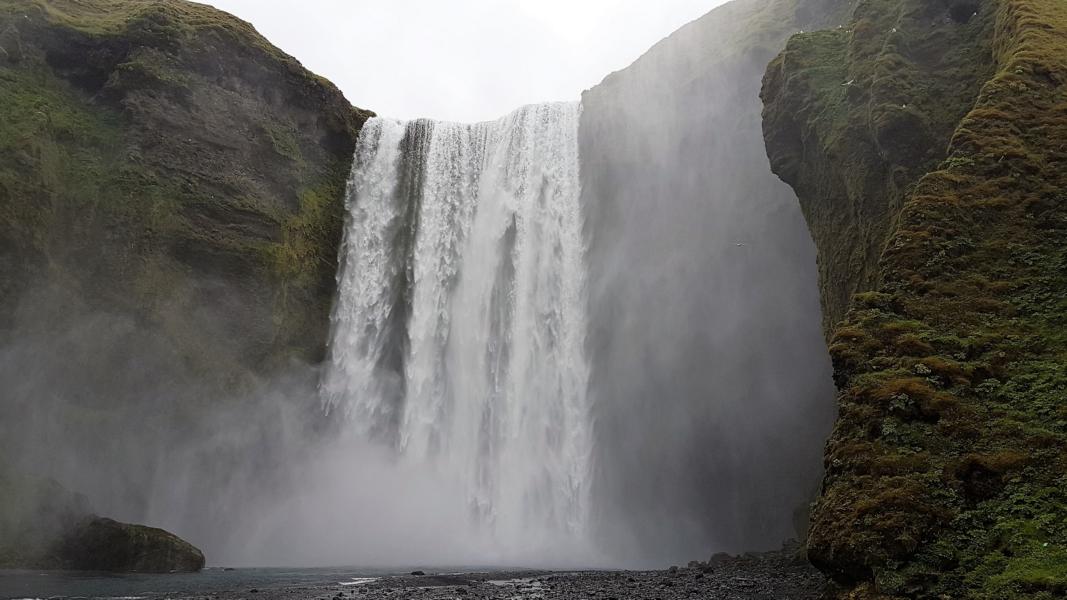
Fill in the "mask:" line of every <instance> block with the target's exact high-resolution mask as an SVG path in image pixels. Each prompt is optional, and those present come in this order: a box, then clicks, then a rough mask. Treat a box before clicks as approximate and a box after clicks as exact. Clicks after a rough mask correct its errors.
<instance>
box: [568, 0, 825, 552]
mask: <svg viewBox="0 0 1067 600" xmlns="http://www.w3.org/2000/svg"><path fill="white" fill-rule="evenodd" d="M845 6H846V3H845V2H832V1H831V2H806V3H805V2H795V1H792V0H783V1H774V2H766V1H763V0H757V1H742V2H734V3H731V4H728V5H725V6H723V7H721V8H718V9H716V10H714V11H713V12H711V13H710V14H709V15H707V16H705V17H703V18H702V19H700V20H698V21H696V22H694V23H692V24H690V25H688V26H686V27H684V28H683V29H682V30H680V31H678V32H677V33H675V34H674V35H672V36H671V37H669V38H668V39H666V40H664V41H663V42H661V43H660V44H659V45H657V46H656V47H654V48H653V49H652V50H650V51H649V52H648V53H647V54H646V55H645V56H643V57H642V58H641V59H639V60H638V61H637V62H636V63H635V64H634V65H633V66H631V67H629V68H627V69H625V70H623V71H620V72H618V73H615V74H613V75H611V76H609V77H608V78H606V79H605V80H604V82H603V83H601V84H600V85H599V86H597V87H595V88H593V89H592V90H590V91H588V92H587V93H586V94H585V95H584V96H583V99H582V102H583V112H582V120H581V131H580V135H581V139H580V143H581V171H582V188H583V199H582V201H583V207H584V211H585V226H586V228H587V234H588V238H589V260H590V273H591V274H592V275H591V280H590V284H589V294H590V303H591V309H590V315H591V331H590V341H589V344H590V356H591V357H592V374H591V384H590V389H591V393H592V394H593V397H594V398H593V401H594V403H595V406H596V408H595V409H594V414H595V422H596V427H597V436H598V440H599V446H598V452H599V453H601V456H600V457H599V458H598V460H597V463H598V464H599V465H600V467H599V472H598V479H597V483H596V489H597V490H598V492H597V493H600V494H603V495H604V498H606V499H607V500H605V501H603V502H600V503H598V504H599V505H602V506H606V507H613V508H611V509H604V510H605V511H606V510H615V511H618V513H619V514H606V513H604V512H602V513H601V516H602V517H603V518H604V521H605V522H606V523H615V524H617V523H630V524H631V527H630V529H629V530H625V531H622V530H613V531H605V532H602V533H603V535H604V537H605V538H606V539H607V540H608V541H609V547H612V548H638V549H641V551H643V553H644V554H639V555H631V556H626V557H624V558H625V559H626V560H628V561H636V562H639V563H646V564H647V563H652V564H664V561H670V560H675V561H677V560H689V559H690V558H691V557H693V556H700V555H703V554H705V553H708V552H711V551H716V550H728V551H741V550H750V549H754V548H756V547H762V548H771V547H778V546H779V545H780V544H781V542H782V541H783V540H784V539H785V538H787V537H793V536H795V535H796V533H795V531H794V524H793V521H792V519H793V514H792V513H793V512H794V509H798V508H800V507H803V506H806V505H807V503H808V500H809V499H810V498H811V496H812V495H813V493H814V489H815V487H816V484H817V479H818V469H819V464H820V458H819V457H820V451H821V448H822V443H823V440H824V439H825V433H826V430H827V427H828V425H829V423H830V421H831V420H832V394H833V391H832V387H831V381H830V373H829V364H828V359H827V356H826V352H825V348H824V347H823V345H822V343H821V339H820V335H819V328H818V321H819V309H818V299H817V291H816V289H815V282H814V279H815V257H814V253H813V249H812V247H811V241H810V238H809V236H808V233H807V231H806V229H805V227H804V224H803V221H802V216H801V214H800V212H799V210H798V208H797V206H796V199H795V197H794V196H793V195H792V194H791V193H790V191H789V189H788V188H787V187H786V186H784V185H783V184H782V183H781V182H780V181H778V180H777V179H776V178H775V177H774V176H773V175H772V174H771V173H770V172H769V170H768V168H767V160H766V156H765V152H764V146H763V140H762V135H761V130H760V115H759V110H760V103H759V99H758V93H759V83H760V80H761V78H762V74H763V71H764V68H765V66H766V64H767V62H768V61H769V60H770V59H771V58H772V57H773V55H774V53H776V52H777V51H778V50H779V49H780V48H781V47H782V45H783V44H784V42H785V39H786V37H787V36H788V35H789V34H791V33H793V32H795V31H796V30H798V29H805V28H810V27H812V26H815V25H822V26H825V25H827V24H830V23H834V22H835V21H834V18H835V15H836V14H838V13H840V11H841V9H842V8H843V7H845ZM799 513H800V517H801V520H802V519H803V510H800V511H799ZM683 524H684V525H683Z"/></svg>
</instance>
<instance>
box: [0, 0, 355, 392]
mask: <svg viewBox="0 0 1067 600" xmlns="http://www.w3.org/2000/svg"><path fill="white" fill-rule="evenodd" d="M0 112H2V113H3V118H2V119H0V248H2V249H3V252H2V258H0V288H2V289H0V330H5V329H10V328H12V327H15V326H17V325H19V324H20V319H21V321H34V320H33V319H31V318H27V317H26V316H25V314H24V313H26V312H33V310H34V309H35V308H38V307H37V306H36V298H40V297H42V296H31V297H32V298H34V299H35V300H33V301H30V300H27V298H28V296H27V294H29V293H30V292H31V291H32V290H40V289H47V290H48V293H47V294H44V295H43V297H45V298H47V299H49V300H50V301H52V302H55V301H56V300H55V299H56V298H62V300H60V301H59V302H61V305H62V307H63V311H62V312H63V313H64V314H66V313H70V312H96V311H106V312H111V313H117V314H126V315H134V316H136V318H138V319H139V320H140V321H141V323H142V324H143V325H144V326H145V327H147V328H151V329H153V330H156V331H159V332H160V334H161V335H162V336H163V337H164V338H166V339H169V340H172V342H173V343H174V346H175V348H176V351H177V352H178V354H179V355H180V356H181V357H182V360H183V361H185V362H186V363H187V366H188V367H189V368H191V369H193V370H194V371H201V372H204V373H205V374H209V375H211V374H216V375H219V377H222V378H226V377H229V378H233V377H235V375H234V373H241V372H250V373H257V372H264V371H266V370H268V369H271V368H274V367H277V366H278V365H282V364H285V363H286V362H288V361H290V360H293V359H297V360H301V361H311V362H314V361H317V360H319V359H320V358H321V356H322V353H323V349H324V345H325V337H326V332H327V327H328V320H329V307H330V303H331V301H332V295H333V289H334V275H335V271H336V263H337V247H338V244H339V240H340V236H341V229H342V216H343V208H342V204H343V202H342V199H343V194H344V188H345V183H346V180H347V176H348V171H349V169H350V166H351V160H352V151H353V148H354V145H355V138H356V135H357V133H358V131H359V128H360V127H361V125H362V123H363V122H364V121H365V120H366V118H367V117H368V116H369V115H370V113H368V112H366V111H362V110H359V109H355V108H353V107H352V106H351V104H350V103H349V102H348V101H347V100H346V99H345V98H344V96H343V95H342V94H341V92H340V91H338V90H337V88H335V87H334V86H333V85H332V84H330V83H329V82H327V81H325V80H324V79H322V78H320V77H318V76H316V75H314V74H312V73H310V72H308V71H307V70H305V69H304V68H303V67H302V66H301V65H300V64H299V63H298V62H297V61H296V60H295V59H293V58H292V57H290V56H287V55H286V54H284V53H282V52H281V51H279V50H278V49H277V48H274V47H273V46H271V45H270V44H269V43H268V42H267V41H266V40H265V39H263V38H262V37H261V36H260V35H259V34H258V33H256V31H255V30H254V29H253V28H252V27H251V26H250V25H248V24H247V23H245V22H243V21H241V20H239V19H237V18H235V17H233V16H230V15H228V14H226V13H223V12H220V11H218V10H215V9H213V8H210V7H207V6H203V5H198V4H193V3H190V2H184V1H182V0H0ZM43 320H46V321H47V319H43ZM39 321H42V319H36V322H39Z"/></svg>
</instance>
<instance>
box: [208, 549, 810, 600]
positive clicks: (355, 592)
mask: <svg viewBox="0 0 1067 600" xmlns="http://www.w3.org/2000/svg"><path fill="white" fill-rule="evenodd" d="M826 585H827V584H826V580H825V578H824V577H823V576H822V575H821V574H820V573H819V572H818V571H817V570H815V569H814V568H813V567H812V566H811V565H809V564H807V563H806V562H804V561H802V560H798V559H797V558H796V557H795V554H794V553H793V552H790V551H783V552H772V553H766V554H746V555H744V556H740V557H730V556H724V555H723V556H716V557H714V558H713V559H712V560H711V561H708V562H706V563H697V562H694V563H690V565H689V566H687V567H683V568H678V567H672V568H670V569H668V570H666V571H587V572H566V573H564V572H544V571H515V572H493V573H463V574H440V573H422V572H416V573H413V574H411V575H405V576H396V577H382V578H373V579H367V580H353V581H351V582H344V583H337V584H331V585H321V586H315V585H309V586H299V587H276V588H269V589H255V588H253V589H242V590H232V591H228V592H222V593H217V594H212V595H210V596H207V597H197V598H201V599H202V600H203V599H204V598H206V600H238V599H243V600H303V599H309V600H310V599H314V600H401V599H403V600H407V599H412V600H443V599H446V598H447V599H454V600H496V599H500V600H526V599H529V600H552V599H561V600H562V599H566V600H574V599H588V600H610V599H612V598H615V599H618V600H624V599H629V598H641V599H648V600H655V599H659V600H675V599H682V598H685V599H689V598H700V599H708V600H772V599H773V600H816V599H818V598H820V597H821V596H822V594H823V592H824V591H825V589H826ZM189 600H192V597H191V598H190V599H189Z"/></svg>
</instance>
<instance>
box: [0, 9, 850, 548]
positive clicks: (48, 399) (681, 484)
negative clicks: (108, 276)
mask: <svg viewBox="0 0 1067 600" xmlns="http://www.w3.org/2000/svg"><path fill="white" fill-rule="evenodd" d="M731 25H732V20H731V19H730V18H724V19H719V20H714V19H707V18H705V19H703V20H701V21H698V22H696V23H694V24H692V25H690V26H688V27H686V28H685V29H683V30H682V31H681V32H679V33H678V34H676V35H675V36H673V37H672V38H671V39H670V40H668V41H666V42H664V43H663V44H661V45H659V46H657V47H656V48H655V49H653V50H652V51H650V52H649V54H647V55H645V57H644V58H642V59H641V60H640V61H639V62H638V63H637V64H636V65H635V66H634V67H631V68H630V69H628V70H627V71H625V72H622V73H617V74H615V75H612V76H610V77H609V78H608V79H607V80H606V81H605V82H604V83H603V84H602V85H600V86H598V87H597V88H595V89H593V90H592V91H590V92H588V93H587V94H585V96H584V98H583V106H582V108H581V122H580V128H579V130H578V144H579V162H580V168H581V186H582V191H581V212H582V216H583V219H584V231H583V235H584V245H585V251H586V257H585V269H586V272H585V274H584V277H585V279H584V280H583V282H582V285H583V293H584V294H586V296H587V297H585V298H584V300H585V301H586V303H587V313H588V332H587V335H586V339H585V343H584V348H585V354H586V355H587V356H588V359H589V371H590V372H589V377H588V389H587V390H586V392H587V394H588V400H589V401H590V402H591V408H590V409H589V411H588V414H587V415H586V416H587V417H588V421H589V425H590V428H591V430H592V432H593V435H592V438H593V441H592V457H591V465H592V470H591V472H590V473H589V481H588V486H589V487H590V489H591V508H590V512H589V515H590V521H591V523H590V527H589V528H588V529H587V530H583V532H582V535H581V536H578V537H574V536H562V537H560V536H556V535H555V534H552V533H549V534H544V533H543V531H542V529H541V528H540V527H539V526H538V524H537V522H536V521H531V525H530V526H529V527H528V528H527V530H526V531H522V532H518V533H516V532H515V531H511V530H509V531H508V532H507V534H506V535H501V534H500V533H499V532H497V531H495V530H494V528H493V527H492V526H490V525H479V524H478V522H477V520H473V519H472V518H471V509H470V490H469V489H468V488H467V486H466V484H465V482H464V481H463V480H462V479H461V478H457V477H455V476H454V474H453V473H451V472H449V471H442V470H440V469H437V468H436V463H435V462H434V461H432V460H422V459H420V458H419V457H412V456H406V455H404V454H403V453H399V452H397V449H396V446H395V445H393V444H381V443H377V442H376V441H374V440H373V439H370V438H368V437H367V436H363V435H360V434H359V429H360V428H358V427H353V426H352V423H351V421H350V420H347V419H346V418H345V417H344V413H343V411H333V412H328V411H326V410H324V407H323V404H322V399H321V398H320V397H319V385H320V381H322V379H323V376H324V371H323V370H324V369H325V368H327V367H326V366H324V365H312V364H302V363H297V362H293V363H290V364H288V365H286V366H285V367H284V368H280V369H277V370H275V371H272V372H270V373H256V374H254V375H253V374H252V373H253V372H254V371H248V372H244V371H241V372H235V373H234V372H227V368H228V367H226V366H225V365H222V366H220V368H219V369H218V370H216V371H211V372H204V370H203V369H202V368H201V367H199V366H197V365H194V364H190V363H189V362H188V361H186V360H185V359H184V357H183V356H182V355H181V354H180V352H179V350H178V348H177V346H176V344H175V343H174V341H173V340H172V339H171V338H170V337H168V336H169V334H168V333H166V331H168V330H165V329H163V328H161V327H159V326H158V324H156V323H153V322H151V321H150V320H146V319H143V318H139V317H135V316H132V315H129V314H124V313H121V312H118V311H107V310H101V309H100V307H95V308H89V307H86V306H81V305H80V304H79V303H77V302H72V301H71V298H70V297H69V293H59V292H57V291H56V290H57V288H56V287H54V286H52V285H50V284H49V283H48V282H47V281H42V282H41V283H40V285H38V286H36V287H34V288H33V289H34V291H32V292H31V293H29V294H27V296H26V297H25V298H23V301H22V302H21V303H20V304H19V307H20V308H19V310H18V311H17V313H16V315H15V316H14V318H13V319H12V323H13V325H12V327H11V328H10V329H9V330H8V331H6V332H5V333H4V337H3V338H2V339H0V381H3V382H4V384H3V385H4V387H3V392H4V397H3V398H2V403H3V405H2V408H3V411H4V419H3V421H2V422H0V451H2V453H3V456H4V457H6V459H7V461H8V462H9V463H10V465H11V466H13V467H15V468H16V469H19V470H21V471H24V472H29V473H34V474H36V475H39V476H42V477H54V478H55V479H56V480H58V481H59V482H61V483H62V484H63V485H64V486H66V487H67V488H69V489H71V490H76V491H78V492H80V493H83V494H85V495H86V496H87V497H88V498H89V500H90V502H91V504H92V507H93V509H94V510H95V511H96V512H97V513H100V514H103V515H106V516H110V517H114V518H117V519H120V520H126V521H132V522H142V523H146V524H149V525H153V526H158V527H163V528H166V529H168V530H171V531H173V532H175V533H177V534H179V535H181V536H183V537H185V538H187V539H188V540H189V541H190V542H192V543H194V544H195V545H197V546H199V547H201V548H202V549H203V550H204V551H205V553H206V555H207V557H208V561H209V564H212V565H227V566H230V565H238V566H239V565H248V566H271V565H275V566H327V565H355V566H450V565H455V566H462V565H487V566H488V565H509V566H510V565H521V566H526V567H599V566H614V567H621V566H625V567H637V566H657V567H665V566H667V565H669V564H672V563H679V562H685V561H688V560H693V559H706V558H707V557H708V556H709V555H710V554H711V553H713V552H717V551H730V552H740V551H745V550H757V549H770V548H773V547H777V546H778V545H780V544H781V542H782V541H784V540H785V539H787V538H790V537H795V536H797V535H799V534H801V533H802V531H800V530H802V529H803V523H802V519H800V518H799V516H800V515H801V513H803V510H802V509H803V507H804V506H805V505H806V504H807V502H808V501H809V500H810V499H811V498H812V497H813V494H814V491H815V489H816V487H817V482H818V477H819V472H820V463H821V449H822V443H823V439H824V437H825V435H826V433H827V432H828V429H829V425H830V423H831V421H832V417H833V402H832V399H833V387H832V382H831V378H830V365H829V360H828V358H827V355H826V350H825V346H824V345H823V340H822V336H821V332H820V329H819V327H820V323H821V318H820V310H819V304H818V293H817V290H816V269H815V266H816V265H815V253H814V248H813V246H812V243H811V241H810V238H809V236H808V233H807V229H806V227H805V225H804V222H803V218H802V216H801V214H800V211H799V208H798V206H797V203H796V200H795V198H794V197H793V195H792V193H791V192H790V191H789V190H788V188H786V187H785V186H784V185H783V184H782V183H780V182H779V181H778V180H777V179H775V178H774V176H773V175H772V174H771V173H770V171H769V168H768V164H767V159H766V156H765V154H764V149H763V144H762V137H761V133H760V116H759V113H760V108H761V107H760V103H759V100H758V89H759V81H760V76H761V74H762V72H763V69H764V66H765V65H766V63H767V61H768V60H770V58H771V50H769V49H764V50H757V51H754V52H751V53H737V54H730V53H714V52H709V47H711V46H714V44H716V43H718V40H720V38H723V37H724V36H727V34H728V30H729V28H730V27H731ZM428 93H429V92H428ZM534 196H535V197H536V198H540V196H537V195H536V194H534ZM404 226H405V227H407V226H408V224H406V223H405V224H404ZM411 227H412V228H414V227H415V226H414V225H411ZM508 235H514V234H513V233H512V234H508ZM546 247H551V244H546ZM84 260H86V262H87V263H91V261H92V257H86V258H85V259H84ZM533 260H535V259H531V261H533ZM487 270H497V271H500V272H507V271H508V269H507V268H504V267H498V266H494V267H493V269H487ZM85 272H87V273H92V272H93V269H92V268H88V267H87V268H86V269H85ZM507 276H508V277H514V273H507ZM444 280H445V281H448V278H444ZM208 283H209V284H210V285H211V286H214V288H215V292H214V293H213V296H212V298H213V300H212V302H211V303H204V304H203V305H198V306H193V307H189V306H181V307H175V308H174V309H173V310H174V311H176V312H181V314H180V315H176V316H175V318H176V319H178V320H179V321H181V322H182V323H185V325H184V326H183V327H184V329H186V330H188V331H192V332H195V335H197V336H199V337H201V338H202V339H203V340H205V343H207V344H208V345H215V344H217V345H218V346H220V347H223V348H224V350H225V351H226V352H228V353H235V354H236V355H237V356H236V357H235V362H234V364H238V363H239V362H240V361H239V360H237V359H238V358H239V355H240V354H241V353H242V352H244V351H245V349H243V348H242V341H241V340H232V339H222V338H223V337H224V335H225V334H224V332H225V331H226V328H225V326H224V324H225V323H226V322H227V321H228V320H229V319H231V318H232V317H233V316H234V313H233V311H235V310H237V309H235V308H234V306H237V305H240V303H241V301H240V300H239V298H241V297H242V296H241V295H240V294H241V292H238V291H236V290H228V289H227V286H228V285H229V284H228V282H226V281H217V280H213V281H211V282H208ZM190 285H191V286H200V285H205V282H202V281H191V282H190ZM490 291H493V290H490ZM231 292H232V294H233V297H234V298H236V299H235V300H232V301H227V300H226V296H227V295H228V294H230V293H231ZM489 295H490V296H492V297H494V298H495V297H496V296H494V295H492V294H489ZM395 296H396V297H398V298H403V296H404V294H403V293H397V294H395ZM402 308H403V307H402ZM538 314H541V313H538ZM396 315H399V317H397V318H406V316H405V315H407V313H406V312H405V311H404V310H398V311H396ZM531 320H536V319H534V318H531ZM546 335H548V334H546ZM249 351H251V350H249ZM479 351H480V350H479ZM461 358H462V357H461ZM449 364H452V365H455V364H465V363H462V361H458V362H457V361H453V362H451V363H449ZM446 375H447V376H446V377H444V378H443V379H449V378H458V377H459V374H446ZM494 375H495V373H494ZM235 381H236V382H237V383H235ZM530 381H535V380H530ZM520 383H523V382H520ZM525 383H529V381H526V382H525ZM549 437H550V438H551V436H549ZM427 446H428V447H430V448H435V446H433V444H427ZM538 458H540V457H538V456H533V457H530V456H528V457H526V460H527V461H532V462H536V460H537V459H538ZM505 466H506V465H505ZM583 483H584V482H583Z"/></svg>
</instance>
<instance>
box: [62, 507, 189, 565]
mask: <svg viewBox="0 0 1067 600" xmlns="http://www.w3.org/2000/svg"><path fill="white" fill-rule="evenodd" d="M51 554H52V556H53V557H54V561H55V563H56V565H57V566H59V567H60V568H63V569H70V570H77V571H107V572H115V573H134V572H135V573H191V572H196V571H199V570H201V569H203V568H204V554H203V553H202V552H201V551H200V550H198V549H197V548H196V547H194V546H193V545H192V544H190V543H189V542H186V541H185V540H183V539H181V538H179V537H178V536H176V535H174V534H172V533H169V532H167V531H164V530H162V529H157V528H154V527H145V526H144V525H131V524H129V523H119V522H118V521H114V520H112V519H105V518H102V517H92V518H88V519H86V520H84V521H82V522H81V523H79V524H78V525H77V526H75V527H74V528H73V529H72V530H71V531H70V532H68V533H67V534H66V535H64V536H63V537H62V538H60V540H59V541H58V542H57V543H56V544H55V545H54V547H53V548H52V552H51Z"/></svg>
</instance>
